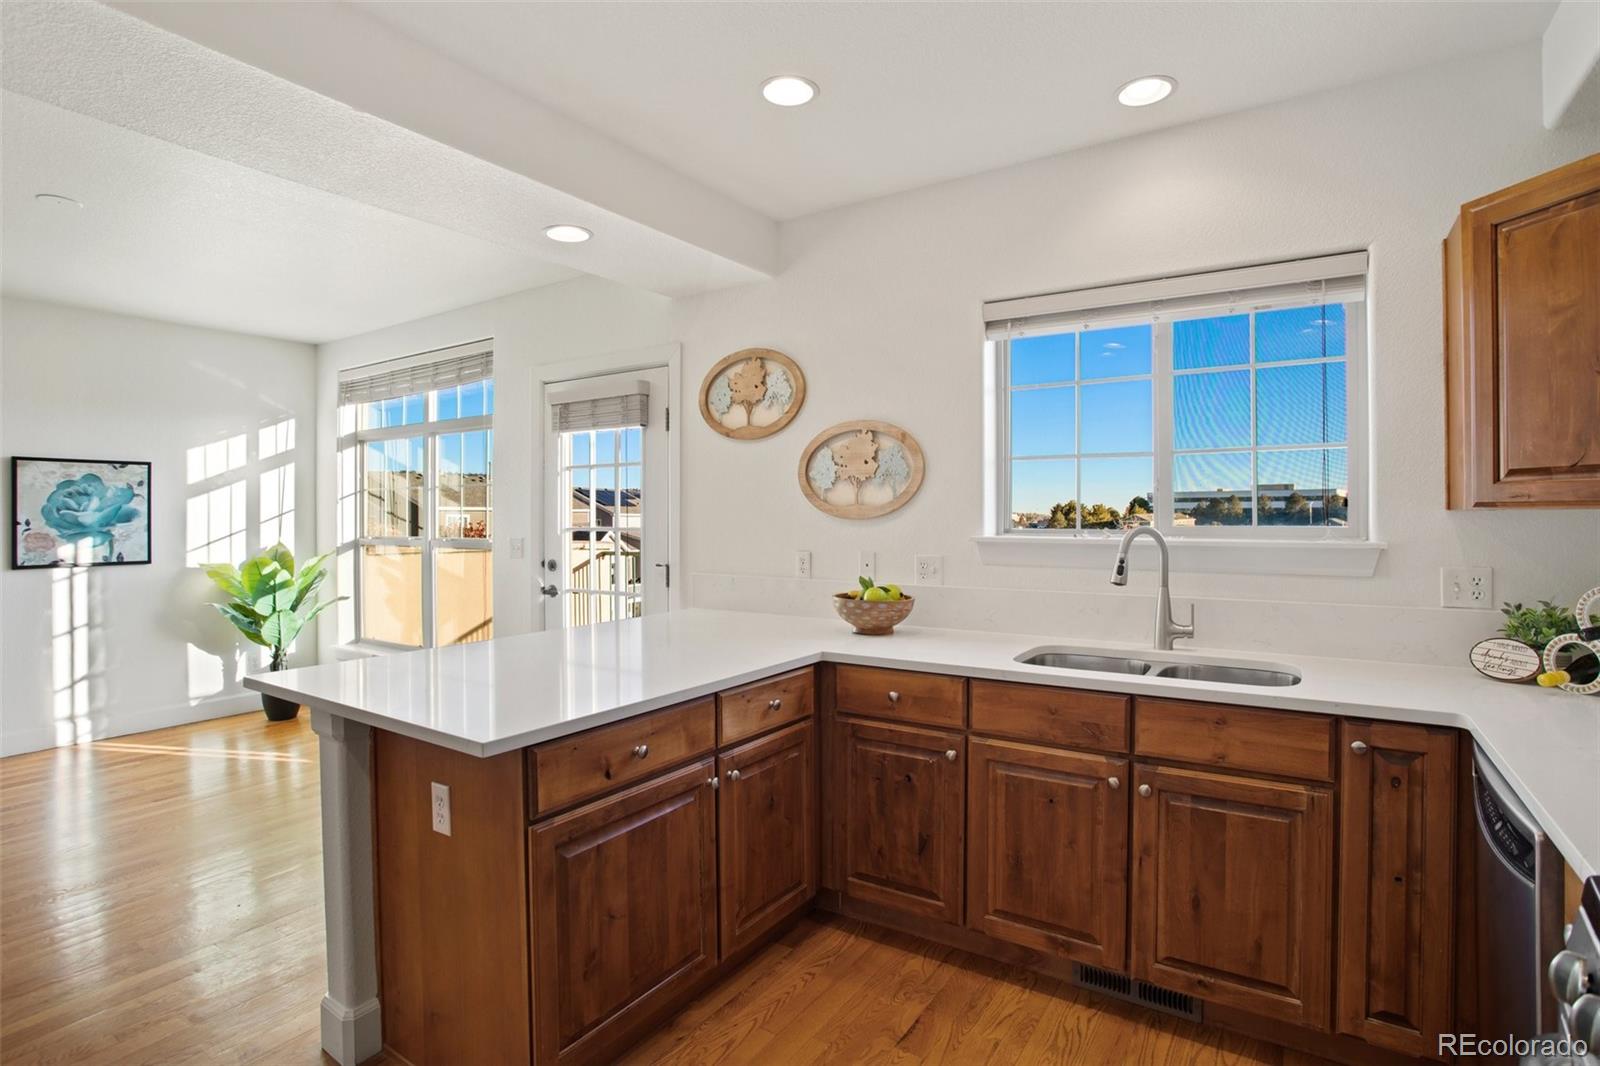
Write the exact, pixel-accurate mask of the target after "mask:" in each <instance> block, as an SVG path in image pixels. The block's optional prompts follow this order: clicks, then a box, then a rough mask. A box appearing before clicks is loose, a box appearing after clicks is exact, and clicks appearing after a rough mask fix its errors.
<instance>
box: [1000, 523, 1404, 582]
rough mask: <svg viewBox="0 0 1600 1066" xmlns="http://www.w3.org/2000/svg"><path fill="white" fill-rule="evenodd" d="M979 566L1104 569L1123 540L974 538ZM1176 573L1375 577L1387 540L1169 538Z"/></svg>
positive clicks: (1150, 552) (1146, 551) (1145, 550)
mask: <svg viewBox="0 0 1600 1066" xmlns="http://www.w3.org/2000/svg"><path fill="white" fill-rule="evenodd" d="M972 540H973V543H974V544H976V545H977V548H978V561H979V562H981V563H984V564H985V565H988V566H1055V567H1083V568H1095V567H1104V568H1106V570H1107V571H1109V570H1110V569H1111V566H1112V564H1113V563H1114V562H1115V561H1116V557H1117V545H1118V543H1119V542H1120V540H1121V538H1120V537H1054V536H1048V535H1045V536H1027V535H1016V534H1012V535H1009V536H980V537H973V538H972ZM1167 547H1168V548H1170V549H1171V552H1172V568H1173V569H1174V570H1178V571H1184V572H1191V573H1206V574H1297V575H1306V576H1312V577H1371V576H1372V575H1373V573H1374V572H1375V571H1376V570H1377V569H1378V557H1379V556H1380V555H1382V554H1383V550H1384V548H1385V547H1387V545H1386V544H1384V543H1382V542H1381V541H1335V540H1201V539H1198V538H1196V539H1185V538H1181V537H1169V538H1168V539H1167ZM1133 555H1134V558H1135V559H1136V560H1139V564H1138V565H1140V566H1143V565H1145V564H1144V560H1145V559H1154V558H1155V556H1156V548H1155V546H1154V545H1153V544H1151V543H1150V542H1149V539H1148V538H1144V537H1141V538H1140V539H1139V540H1138V541H1136V542H1135V543H1134V546H1133Z"/></svg>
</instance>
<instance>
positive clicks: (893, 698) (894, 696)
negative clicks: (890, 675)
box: [889, 689, 900, 703]
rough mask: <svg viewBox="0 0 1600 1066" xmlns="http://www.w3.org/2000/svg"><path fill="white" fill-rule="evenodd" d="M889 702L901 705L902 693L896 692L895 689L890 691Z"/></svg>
mask: <svg viewBox="0 0 1600 1066" xmlns="http://www.w3.org/2000/svg"><path fill="white" fill-rule="evenodd" d="M889 702H890V703H899V702H900V693H898V692H896V691H894V690H893V689H890V690H889Z"/></svg>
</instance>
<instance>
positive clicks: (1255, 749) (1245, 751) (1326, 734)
mask: <svg viewBox="0 0 1600 1066" xmlns="http://www.w3.org/2000/svg"><path fill="white" fill-rule="evenodd" d="M1333 728H1334V721H1333V719H1332V718H1329V717H1327V716H1325V715H1320V714H1300V713H1298V712H1295V711H1269V710H1262V709H1260V708H1254V707H1229V706H1226V705H1224V704H1220V703H1193V702H1190V701H1188V700H1152V699H1144V698H1142V697H1141V698H1140V699H1138V700H1137V701H1135V704H1134V717H1133V750H1134V754H1136V755H1143V756H1148V757H1151V758H1157V759H1171V760H1173V761H1175V762H1186V763H1199V764H1201V765H1205V766H1221V767H1226V768H1228V769H1230V770H1245V771H1254V772H1256V773H1264V774H1281V775H1282V776H1284V777H1301V778H1305V779H1306V780H1308V781H1332V780H1333Z"/></svg>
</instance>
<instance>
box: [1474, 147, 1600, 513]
mask: <svg viewBox="0 0 1600 1066" xmlns="http://www.w3.org/2000/svg"><path fill="white" fill-rule="evenodd" d="M1445 258H1446V282H1447V288H1446V369H1447V390H1446V392H1447V397H1448V405H1449V418H1448V420H1447V421H1448V423H1449V427H1450V433H1449V442H1448V443H1449V445H1450V452H1449V454H1450V456H1451V458H1450V465H1449V467H1448V471H1447V473H1448V475H1449V477H1448V482H1449V504H1450V506H1451V507H1506V506H1566V507H1593V506H1595V505H1596V504H1600V390H1597V389H1596V388H1595V385H1594V370H1595V361H1596V359H1597V358H1600V299H1597V298H1596V296H1595V293H1596V287H1597V286H1596V281H1595V279H1596V278H1597V277H1600V155H1593V156H1590V157H1588V158H1587V159H1580V160H1578V161H1577V162H1575V163H1571V164H1569V165H1567V166H1564V167H1560V168H1558V169H1556V170H1552V171H1550V172H1549V173H1548V174H1541V175H1539V176H1538V177H1536V178H1530V179H1529V180H1527V181H1524V182H1521V183H1519V184H1517V185H1513V186H1511V187H1510V188H1507V189H1502V190H1500V191H1499V192H1496V193H1493V194H1491V195H1489V196H1485V197H1483V198H1481V199H1479V200H1474V201H1473V202H1472V203H1469V204H1466V205H1464V206H1463V207H1462V209H1461V217H1460V220H1459V221H1458V223H1457V226H1456V228H1455V229H1454V230H1452V231H1451V234H1450V237H1449V238H1448V239H1447V240H1446V243H1445Z"/></svg>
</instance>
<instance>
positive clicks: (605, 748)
mask: <svg viewBox="0 0 1600 1066" xmlns="http://www.w3.org/2000/svg"><path fill="white" fill-rule="evenodd" d="M713 708H714V702H713V701H712V700H711V699H710V698H707V699H703V700H696V701H695V702H693V703H685V704H681V705H679V706H677V707H671V708H668V709H667V710H664V711H656V712H655V713H654V714H647V715H643V716H641V717H639V718H630V719H629V720H627V721H625V722H618V723H616V724H615V725H607V726H601V727H600V728H598V729H590V730H587V731H586V732H583V733H575V734H573V735H572V736H570V737H562V738H561V739H560V740H552V741H550V742H549V743H547V744H540V745H539V746H538V747H535V748H530V749H528V790H529V795H528V803H529V806H530V807H532V808H533V814H534V817H538V816H540V815H543V814H548V813H549V812H551V811H554V810H559V809H561V808H562V807H569V806H571V805H572V804H574V803H576V802H578V801H579V800H583V799H588V798H590V797H591V796H598V795H600V794H602V793H605V792H610V791H611V790H612V789H616V788H620V787H622V786H623V785H626V784H629V783H631V782H634V781H638V780H640V779H642V778H645V777H649V776H650V775H651V774H654V773H658V772H659V771H662V770H667V769H670V768H671V767H673V766H676V765H677V764H678V763H681V762H683V761H685V760H686V759H692V758H694V757H695V756H697V755H705V754H707V753H708V752H710V751H711V750H712V749H713V748H715V747H716V743H717V738H716V712H715V710H714V709H713Z"/></svg>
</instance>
